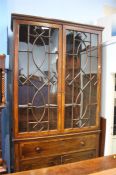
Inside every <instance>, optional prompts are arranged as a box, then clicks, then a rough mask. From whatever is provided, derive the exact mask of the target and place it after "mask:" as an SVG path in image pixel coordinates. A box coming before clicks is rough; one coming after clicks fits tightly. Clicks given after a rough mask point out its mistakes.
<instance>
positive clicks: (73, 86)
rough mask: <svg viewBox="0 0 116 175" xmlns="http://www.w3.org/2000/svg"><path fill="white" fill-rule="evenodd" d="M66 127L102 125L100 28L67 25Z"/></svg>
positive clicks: (65, 59)
mask: <svg viewBox="0 0 116 175" xmlns="http://www.w3.org/2000/svg"><path fill="white" fill-rule="evenodd" d="M63 39H64V41H65V42H64V50H63V53H64V57H63V62H64V69H63V70H64V71H63V77H64V83H63V86H62V88H63V92H64V97H63V98H64V100H63V106H64V110H63V111H64V129H65V130H66V131H68V130H69V131H71V130H74V131H75V130H77V129H78V130H81V131H82V130H86V129H91V128H98V127H99V109H100V66H101V65H100V48H99V44H100V36H99V32H98V31H92V30H88V29H87V30H86V29H83V28H77V27H70V26H64V33H63Z"/></svg>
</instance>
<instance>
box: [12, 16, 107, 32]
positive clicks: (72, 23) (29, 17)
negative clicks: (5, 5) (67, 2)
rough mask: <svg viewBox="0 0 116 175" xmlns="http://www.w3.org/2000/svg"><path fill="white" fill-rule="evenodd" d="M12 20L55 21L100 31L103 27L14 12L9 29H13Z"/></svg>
mask: <svg viewBox="0 0 116 175" xmlns="http://www.w3.org/2000/svg"><path fill="white" fill-rule="evenodd" d="M13 20H23V21H35V22H47V23H57V24H60V25H71V26H76V27H83V28H86V29H94V30H98V31H102V30H103V29H104V27H101V26H96V25H88V24H82V23H76V22H72V21H65V20H59V19H51V18H43V17H38V16H30V15H24V14H16V13H13V14H11V29H13Z"/></svg>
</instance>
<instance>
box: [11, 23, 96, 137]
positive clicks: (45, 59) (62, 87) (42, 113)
mask: <svg viewBox="0 0 116 175" xmlns="http://www.w3.org/2000/svg"><path fill="white" fill-rule="evenodd" d="M13 28H14V36H15V38H14V50H15V53H14V55H15V57H14V125H15V127H14V128H15V129H14V130H15V136H19V137H21V136H22V137H23V136H26V135H27V136H28V135H33V136H34V134H35V135H51V134H58V133H63V132H71V131H72V132H73V131H78V130H82V129H83V128H84V129H85V130H86V129H87V128H91V127H96V126H98V95H99V93H98V89H97V85H98V83H99V82H98V33H97V32H96V33H92V31H90V32H88V31H87V32H86V31H85V29H84V30H83V29H80V28H79V29H78V28H77V27H71V26H66V25H59V24H48V23H42V22H41V23H38V22H37V23H36V22H30V21H28V22H27V21H24V23H22V21H20V20H18V21H15V22H14V25H13Z"/></svg>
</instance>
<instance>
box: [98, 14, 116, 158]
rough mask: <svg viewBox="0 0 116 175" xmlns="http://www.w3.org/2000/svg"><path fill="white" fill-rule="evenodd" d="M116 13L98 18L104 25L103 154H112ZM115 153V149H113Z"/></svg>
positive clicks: (115, 69) (115, 67) (115, 70)
mask: <svg viewBox="0 0 116 175" xmlns="http://www.w3.org/2000/svg"><path fill="white" fill-rule="evenodd" d="M114 19H116V15H112V16H109V17H105V18H102V19H99V20H98V24H99V25H103V26H104V27H105V29H104V31H103V43H102V46H103V47H102V49H103V51H102V52H103V54H102V55H103V57H102V101H101V104H102V106H101V107H102V108H101V116H103V117H105V118H106V141H105V155H109V154H112V153H113V152H112V151H114V150H112V144H113V140H112V138H113V116H114V84H115V82H114V74H115V73H116V36H112V22H113V21H114ZM115 153H116V149H115Z"/></svg>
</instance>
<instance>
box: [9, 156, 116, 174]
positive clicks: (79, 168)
mask: <svg viewBox="0 0 116 175" xmlns="http://www.w3.org/2000/svg"><path fill="white" fill-rule="evenodd" d="M115 169H116V156H115V155H111V156H106V157H100V158H94V159H91V160H85V161H80V162H75V163H70V164H65V165H60V166H54V167H48V168H42V169H37V170H30V171H23V172H17V173H13V174H12V175H31V174H33V175H61V174H62V175H77V174H81V175H87V174H91V175H97V174H99V175H102V174H103V175H106V174H108V173H109V174H111V175H112V173H113V174H114V172H116V171H115ZM103 171H104V172H103ZM105 172H106V174H105ZM107 172H108V173H107ZM110 172H111V173H110ZM94 173H95V174H94Z"/></svg>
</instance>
